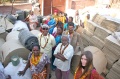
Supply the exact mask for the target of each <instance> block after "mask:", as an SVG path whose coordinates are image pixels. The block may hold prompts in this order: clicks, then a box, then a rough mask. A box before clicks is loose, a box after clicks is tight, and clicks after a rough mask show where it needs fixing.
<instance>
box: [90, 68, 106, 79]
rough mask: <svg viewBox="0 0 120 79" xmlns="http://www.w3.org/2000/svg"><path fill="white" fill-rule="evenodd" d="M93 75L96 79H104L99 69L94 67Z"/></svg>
mask: <svg viewBox="0 0 120 79" xmlns="http://www.w3.org/2000/svg"><path fill="white" fill-rule="evenodd" d="M91 77H92V78H94V79H104V78H103V77H102V76H101V75H100V74H99V73H98V72H97V71H96V69H93V70H92V72H91Z"/></svg>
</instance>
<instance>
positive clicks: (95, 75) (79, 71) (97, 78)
mask: <svg viewBox="0 0 120 79" xmlns="http://www.w3.org/2000/svg"><path fill="white" fill-rule="evenodd" d="M81 74H82V69H81V68H80V69H77V70H76V72H75V75H74V79H104V78H103V77H102V76H101V75H99V74H98V72H97V71H96V70H95V69H93V70H92V72H91V74H90V78H88V76H85V75H86V74H85V75H83V77H84V78H83V77H82V78H79V77H80V76H81Z"/></svg>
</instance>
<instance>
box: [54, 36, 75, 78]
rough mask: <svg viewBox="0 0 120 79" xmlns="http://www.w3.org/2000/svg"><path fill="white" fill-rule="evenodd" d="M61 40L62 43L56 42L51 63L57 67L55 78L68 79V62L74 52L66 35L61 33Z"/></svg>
mask: <svg viewBox="0 0 120 79" xmlns="http://www.w3.org/2000/svg"><path fill="white" fill-rule="evenodd" d="M61 40H62V43H60V44H58V46H57V47H56V49H55V51H54V56H55V61H54V63H53V65H55V66H56V67H57V68H56V70H55V75H56V79H69V73H70V63H71V58H72V56H73V54H74V49H73V47H72V46H71V45H70V44H69V38H68V36H67V35H63V36H62V39H61Z"/></svg>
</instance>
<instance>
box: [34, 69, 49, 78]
mask: <svg viewBox="0 0 120 79" xmlns="http://www.w3.org/2000/svg"><path fill="white" fill-rule="evenodd" d="M46 77H47V70H46V68H44V70H43V71H42V72H41V73H35V74H32V79H46Z"/></svg>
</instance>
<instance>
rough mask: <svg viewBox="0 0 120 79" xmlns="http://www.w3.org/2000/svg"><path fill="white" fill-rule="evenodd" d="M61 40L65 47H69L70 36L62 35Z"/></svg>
mask: <svg viewBox="0 0 120 79" xmlns="http://www.w3.org/2000/svg"><path fill="white" fill-rule="evenodd" d="M61 40H62V44H63V45H67V44H68V43H69V37H68V35H62V38H61Z"/></svg>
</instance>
